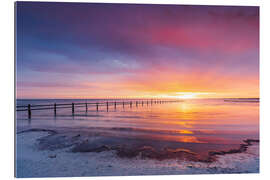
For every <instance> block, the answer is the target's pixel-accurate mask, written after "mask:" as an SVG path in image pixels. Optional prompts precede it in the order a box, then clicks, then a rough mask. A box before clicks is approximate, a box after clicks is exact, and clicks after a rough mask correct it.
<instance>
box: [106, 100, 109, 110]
mask: <svg viewBox="0 0 270 180" xmlns="http://www.w3.org/2000/svg"><path fill="white" fill-rule="evenodd" d="M106 104H107V112H108V111H109V103H108V101H107V103H106Z"/></svg>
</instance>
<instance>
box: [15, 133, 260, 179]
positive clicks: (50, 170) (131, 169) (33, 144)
mask: <svg viewBox="0 0 270 180" xmlns="http://www.w3.org/2000/svg"><path fill="white" fill-rule="evenodd" d="M49 134H50V133H48V132H46V131H43V132H42V131H25V132H23V133H19V134H17V157H16V158H17V166H16V176H17V177H45V176H46V177H68V176H69V177H70V176H77V177H78V176H121V175H172V174H175V175H176V174H210V173H258V172H259V144H258V143H252V145H250V146H248V148H247V150H246V151H245V152H242V153H232V154H225V155H216V160H215V161H213V162H211V163H205V162H194V161H187V160H179V159H165V160H155V159H149V158H142V157H140V156H136V157H133V158H120V157H119V156H117V154H116V151H114V150H110V151H101V152H76V153H74V152H71V151H70V150H71V149H72V148H74V147H72V146H71V147H66V148H58V149H57V148H56V149H55V150H48V149H44V150H40V148H38V147H39V146H38V143H39V142H40V139H41V138H44V137H47V136H48V135H49Z"/></svg>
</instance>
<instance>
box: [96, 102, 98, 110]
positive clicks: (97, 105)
mask: <svg viewBox="0 0 270 180" xmlns="http://www.w3.org/2000/svg"><path fill="white" fill-rule="evenodd" d="M96 105H97V112H98V102H97V103H96Z"/></svg>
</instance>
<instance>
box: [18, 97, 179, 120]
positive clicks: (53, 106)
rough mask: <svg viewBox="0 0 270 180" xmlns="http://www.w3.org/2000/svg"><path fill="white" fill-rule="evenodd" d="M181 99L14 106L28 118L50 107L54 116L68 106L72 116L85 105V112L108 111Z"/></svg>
mask: <svg viewBox="0 0 270 180" xmlns="http://www.w3.org/2000/svg"><path fill="white" fill-rule="evenodd" d="M180 101H181V100H154V99H150V100H125V101H111V100H110V101H105V102H79V103H73V102H72V103H59V104H56V103H54V104H32V105H31V104H28V105H23V106H16V111H27V112H28V119H31V117H32V111H36V110H48V109H52V110H53V111H54V116H57V109H63V108H70V109H71V113H72V116H74V114H75V108H78V107H85V112H87V111H88V108H89V107H96V108H95V109H96V111H97V112H98V111H100V107H104V106H105V108H106V111H107V112H108V111H109V109H110V107H111V106H113V108H114V109H115V110H116V109H117V106H122V108H125V106H127V107H129V108H132V107H133V106H136V107H138V106H141V107H143V106H145V107H147V106H152V105H154V104H164V103H172V102H180Z"/></svg>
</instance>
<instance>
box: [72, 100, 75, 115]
mask: <svg viewBox="0 0 270 180" xmlns="http://www.w3.org/2000/svg"><path fill="white" fill-rule="evenodd" d="M74 111H75V110H74V103H72V116H74Z"/></svg>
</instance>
